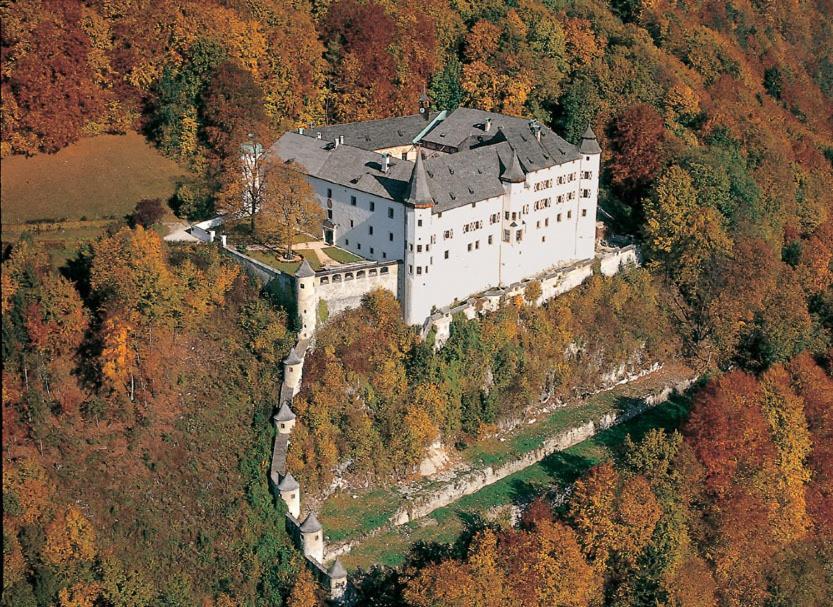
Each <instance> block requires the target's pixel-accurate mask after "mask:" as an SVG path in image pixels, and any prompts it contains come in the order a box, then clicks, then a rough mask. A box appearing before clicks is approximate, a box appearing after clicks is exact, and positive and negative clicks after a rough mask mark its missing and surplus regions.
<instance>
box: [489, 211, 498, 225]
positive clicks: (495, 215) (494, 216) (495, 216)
mask: <svg viewBox="0 0 833 607" xmlns="http://www.w3.org/2000/svg"><path fill="white" fill-rule="evenodd" d="M498 221H500V213H492V214H491V215H489V223H490V224H495V223H497V222H498Z"/></svg>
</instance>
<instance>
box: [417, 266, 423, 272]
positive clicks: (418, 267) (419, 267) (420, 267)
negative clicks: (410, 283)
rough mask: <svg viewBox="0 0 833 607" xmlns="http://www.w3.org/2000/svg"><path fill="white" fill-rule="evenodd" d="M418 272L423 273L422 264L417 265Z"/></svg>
mask: <svg viewBox="0 0 833 607" xmlns="http://www.w3.org/2000/svg"><path fill="white" fill-rule="evenodd" d="M417 274H422V266H417Z"/></svg>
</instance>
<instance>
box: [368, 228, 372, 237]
mask: <svg viewBox="0 0 833 607" xmlns="http://www.w3.org/2000/svg"><path fill="white" fill-rule="evenodd" d="M367 231H368V232H369V233H370V235H371V236H373V226H367Z"/></svg>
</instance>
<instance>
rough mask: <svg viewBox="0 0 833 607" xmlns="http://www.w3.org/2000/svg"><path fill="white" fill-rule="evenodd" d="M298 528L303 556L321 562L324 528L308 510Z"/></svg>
mask: <svg viewBox="0 0 833 607" xmlns="http://www.w3.org/2000/svg"><path fill="white" fill-rule="evenodd" d="M299 529H300V531H301V539H302V540H303V543H304V556H308V557H309V558H311V559H313V560H315V561H316V562H318V563H321V562H322V561H323V560H324V530H323V529H322V528H321V523H319V522H318V519H317V518H316V517H315V513H313V512H310V513H309V514H308V515H307V518H306V519H304V522H303V523H301V526H300V527H299Z"/></svg>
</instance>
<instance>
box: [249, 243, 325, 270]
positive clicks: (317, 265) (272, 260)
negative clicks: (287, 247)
mask: <svg viewBox="0 0 833 607" xmlns="http://www.w3.org/2000/svg"><path fill="white" fill-rule="evenodd" d="M243 253H244V255H248V256H249V257H252V258H254V259H257V260H258V261H262V262H263V263H265V264H266V265H267V266H269V267H271V268H275V269H276V270H280V271H281V272H283V273H285V274H295V272H297V271H298V268H299V267H301V262H300V261H299V260H296V261H285V260H284V259H282V255H281V254H280V253H275V252H273V251H263V250H248V251H244V252H243ZM295 253H297V254H298V255H300V256H301V257H303V258H304V259H306V260H307V261H308V262H309V265H310V266H312V269H313V270H320V269H321V262H320V261H318V256H317V255H316V254H315V251H313V250H312V249H296V250H295Z"/></svg>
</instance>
